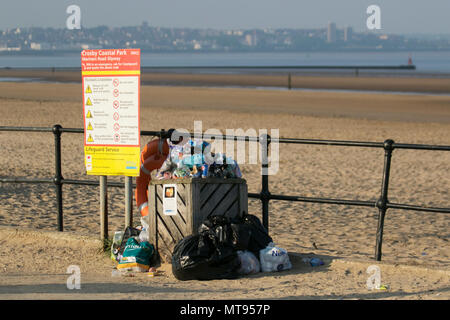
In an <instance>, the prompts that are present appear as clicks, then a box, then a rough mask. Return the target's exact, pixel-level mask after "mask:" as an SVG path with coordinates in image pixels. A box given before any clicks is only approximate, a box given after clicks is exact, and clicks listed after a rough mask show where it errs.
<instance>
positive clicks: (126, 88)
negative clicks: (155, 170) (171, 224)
mask: <svg viewBox="0 0 450 320" xmlns="http://www.w3.org/2000/svg"><path fill="white" fill-rule="evenodd" d="M140 54H141V52H140V49H100V50H83V51H82V52H81V76H82V88H83V119H84V163H85V167H86V172H87V174H88V175H98V176H100V182H101V184H100V185H101V186H100V188H101V195H100V211H101V224H102V226H101V229H102V230H101V237H102V238H107V237H108V226H107V221H108V220H107V204H106V203H105V201H106V177H107V176H109V175H116V176H119V175H120V176H125V192H126V194H125V199H126V202H127V203H125V208H126V209H125V211H126V212H125V224H126V226H129V225H131V224H132V200H133V194H132V187H131V186H132V180H131V179H132V178H131V177H137V176H139V169H140V167H139V163H140V142H141V135H140V121H139V113H140V83H141V81H140V80H141V76H140V72H141V63H140Z"/></svg>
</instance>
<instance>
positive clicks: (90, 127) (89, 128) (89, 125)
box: [87, 122, 94, 130]
mask: <svg viewBox="0 0 450 320" xmlns="http://www.w3.org/2000/svg"><path fill="white" fill-rule="evenodd" d="M87 130H94V128H93V127H92V124H91V123H90V122H89V124H88V126H87Z"/></svg>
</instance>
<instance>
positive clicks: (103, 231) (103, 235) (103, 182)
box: [99, 176, 108, 241]
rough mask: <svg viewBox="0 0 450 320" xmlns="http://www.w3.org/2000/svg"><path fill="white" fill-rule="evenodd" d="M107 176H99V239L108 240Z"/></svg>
mask: <svg viewBox="0 0 450 320" xmlns="http://www.w3.org/2000/svg"><path fill="white" fill-rule="evenodd" d="M107 183H108V180H107V176H100V185H99V187H100V239H101V240H103V241H104V240H106V239H108V187H107Z"/></svg>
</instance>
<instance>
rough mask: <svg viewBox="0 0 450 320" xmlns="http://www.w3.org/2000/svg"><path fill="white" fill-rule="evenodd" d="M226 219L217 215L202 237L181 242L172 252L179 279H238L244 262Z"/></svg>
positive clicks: (208, 222) (206, 224)
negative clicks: (241, 262)
mask: <svg viewBox="0 0 450 320" xmlns="http://www.w3.org/2000/svg"><path fill="white" fill-rule="evenodd" d="M222 218H224V217H220V216H213V217H211V219H207V220H206V221H204V223H203V224H202V225H201V226H200V227H199V230H198V234H196V235H190V236H188V237H185V238H183V239H182V240H180V241H179V242H178V243H177V245H176V246H175V248H174V250H173V253H172V272H173V274H174V276H175V278H177V279H178V280H213V279H235V278H238V277H239V273H238V272H237V269H238V268H239V266H240V261H239V258H238V256H237V252H236V250H235V249H234V247H233V245H232V242H231V241H232V238H231V228H229V227H228V226H229V224H227V221H226V219H222Z"/></svg>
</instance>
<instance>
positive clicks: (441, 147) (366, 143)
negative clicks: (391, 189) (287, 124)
mask: <svg viewBox="0 0 450 320" xmlns="http://www.w3.org/2000/svg"><path fill="white" fill-rule="evenodd" d="M57 126H58V125H55V126H53V127H13V126H0V131H24V132H27V131H28V132H54V130H59V132H61V133H63V132H66V133H84V129H82V128H64V127H61V126H59V127H58V128H56V127H57ZM168 132H169V131H166V130H160V131H154V130H153V131H149V130H141V136H157V137H160V136H162V135H163V136H164V135H166V137H167V133H168ZM180 133H181V134H182V132H180ZM186 134H189V135H190V136H191V137H192V138H195V137H196V133H195V132H194V133H192V132H189V133H186ZM201 137H202V138H204V139H223V140H227V139H229V140H237V141H254V142H261V141H262V140H261V139H262V138H261V136H259V137H254V136H230V135H224V134H222V135H216V134H204V133H202V134H201ZM268 139H269V143H270V142H271V137H270V135H268ZM276 141H277V142H278V143H287V144H310V145H328V146H343V147H367V148H385V147H386V142H387V141H392V140H386V141H385V142H373V141H352V140H327V139H298V138H277V139H276ZM392 148H393V149H411V150H439V151H450V145H430V144H414V143H398V142H393V143H392Z"/></svg>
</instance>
